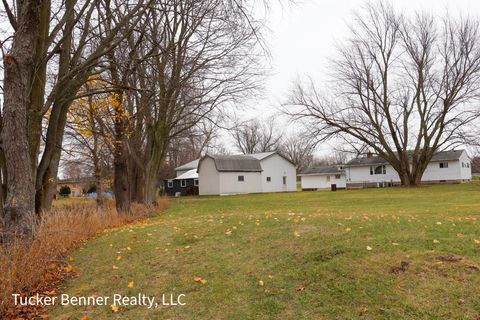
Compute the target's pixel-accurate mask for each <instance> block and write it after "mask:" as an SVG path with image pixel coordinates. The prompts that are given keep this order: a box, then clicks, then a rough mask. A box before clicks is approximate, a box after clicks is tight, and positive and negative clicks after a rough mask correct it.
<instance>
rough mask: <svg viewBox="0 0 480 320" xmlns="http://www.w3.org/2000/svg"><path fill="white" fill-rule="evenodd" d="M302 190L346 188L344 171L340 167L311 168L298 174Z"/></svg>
mask: <svg viewBox="0 0 480 320" xmlns="http://www.w3.org/2000/svg"><path fill="white" fill-rule="evenodd" d="M299 176H300V178H301V181H302V190H303V191H309V190H330V189H332V185H334V186H335V187H336V188H337V189H344V188H345V187H346V178H345V170H344V169H343V167H342V166H330V167H312V168H308V169H306V170H304V171H302V172H301V173H300V174H299Z"/></svg>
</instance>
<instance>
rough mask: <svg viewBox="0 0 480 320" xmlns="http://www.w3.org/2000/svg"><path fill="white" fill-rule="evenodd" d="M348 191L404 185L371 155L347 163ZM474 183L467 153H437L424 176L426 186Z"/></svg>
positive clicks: (393, 172)
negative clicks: (349, 189) (350, 189)
mask: <svg viewBox="0 0 480 320" xmlns="http://www.w3.org/2000/svg"><path fill="white" fill-rule="evenodd" d="M344 167H345V173H346V180H347V181H346V183H347V188H363V187H384V186H393V185H399V184H400V177H399V175H398V173H397V172H396V171H395V169H393V167H392V166H391V165H390V164H388V162H387V161H385V160H384V159H383V158H381V157H379V156H374V155H372V154H369V155H368V156H366V157H363V158H356V159H353V160H351V161H349V162H348V163H347V164H345V166H344ZM471 180H472V171H471V164H470V160H469V158H468V156H467V153H466V152H465V151H464V150H452V151H441V152H437V153H436V154H435V155H434V156H433V158H432V160H431V161H430V163H429V164H428V165H427V168H426V170H425V172H424V173H423V176H422V183H426V184H432V183H462V182H469V181H471Z"/></svg>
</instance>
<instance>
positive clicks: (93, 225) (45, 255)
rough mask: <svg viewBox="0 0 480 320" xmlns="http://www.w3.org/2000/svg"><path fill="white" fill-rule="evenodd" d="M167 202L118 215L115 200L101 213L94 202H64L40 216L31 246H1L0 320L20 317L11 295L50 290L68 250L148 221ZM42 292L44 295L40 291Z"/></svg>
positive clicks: (164, 207)
mask: <svg viewBox="0 0 480 320" xmlns="http://www.w3.org/2000/svg"><path fill="white" fill-rule="evenodd" d="M167 206H168V200H167V199H160V200H159V201H158V202H157V204H156V205H155V206H152V207H147V206H144V205H140V204H133V205H132V208H131V212H130V213H129V214H123V215H122V214H118V213H117V212H116V210H115V204H114V202H113V201H110V202H107V203H105V207H104V209H103V210H101V211H98V210H97V208H96V204H95V202H94V201H92V200H78V199H71V200H61V201H57V202H56V203H55V204H54V207H53V208H52V210H51V211H50V212H49V213H47V214H44V215H43V216H42V217H41V221H40V223H39V225H38V227H37V229H36V236H35V240H34V241H33V242H31V243H29V244H28V245H26V244H24V243H14V244H13V245H11V246H10V247H9V249H8V250H6V249H4V248H2V247H1V246H0V319H4V318H17V317H18V316H19V314H21V313H22V310H19V309H21V308H20V307H18V306H14V300H13V297H12V294H14V293H20V294H21V295H22V296H31V295H35V294H36V293H37V292H38V290H43V288H45V290H46V288H51V286H52V284H51V283H49V282H52V280H54V279H52V277H51V275H49V271H51V270H52V269H55V268H57V269H59V270H61V266H62V264H63V265H64V261H65V259H63V258H64V257H65V256H66V254H67V253H68V251H69V250H72V249H73V248H75V247H76V246H77V245H78V244H80V243H81V242H83V241H85V240H87V239H89V238H91V237H94V236H95V235H97V234H98V233H99V232H101V231H103V230H105V229H109V228H115V227H120V226H123V225H126V224H129V223H132V222H134V221H136V220H139V219H143V218H147V217H150V216H153V215H155V214H158V213H159V212H161V211H163V210H165V209H166V208H167ZM40 293H42V292H40Z"/></svg>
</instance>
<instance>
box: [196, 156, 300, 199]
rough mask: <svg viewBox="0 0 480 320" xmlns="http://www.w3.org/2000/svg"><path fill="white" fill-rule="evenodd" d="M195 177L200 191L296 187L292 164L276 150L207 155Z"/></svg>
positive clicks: (279, 189)
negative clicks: (244, 153)
mask: <svg viewBox="0 0 480 320" xmlns="http://www.w3.org/2000/svg"><path fill="white" fill-rule="evenodd" d="M198 180H199V194H200V195H224V194H241V193H261V192H287V191H296V169H295V165H294V164H293V163H292V162H291V161H289V160H288V159H287V158H285V157H284V156H283V155H281V154H280V153H278V152H263V153H255V154H248V155H227V156H217V155H206V156H204V157H203V158H201V159H200V161H199V164H198Z"/></svg>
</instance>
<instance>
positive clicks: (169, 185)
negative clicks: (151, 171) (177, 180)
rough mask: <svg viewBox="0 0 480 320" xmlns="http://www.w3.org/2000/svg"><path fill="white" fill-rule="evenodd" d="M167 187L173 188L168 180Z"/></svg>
mask: <svg viewBox="0 0 480 320" xmlns="http://www.w3.org/2000/svg"><path fill="white" fill-rule="evenodd" d="M167 187H168V188H173V181H172V180H168V182H167Z"/></svg>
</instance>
